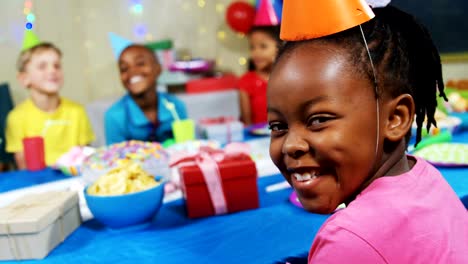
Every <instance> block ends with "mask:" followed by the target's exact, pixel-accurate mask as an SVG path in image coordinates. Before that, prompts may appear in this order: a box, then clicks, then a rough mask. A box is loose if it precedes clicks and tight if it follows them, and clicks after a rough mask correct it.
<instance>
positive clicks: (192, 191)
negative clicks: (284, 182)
mask: <svg viewBox="0 0 468 264" xmlns="http://www.w3.org/2000/svg"><path fill="white" fill-rule="evenodd" d="M219 154H220V153H219V152H215V153H214V154H213V153H208V152H203V151H202V155H198V156H197V157H192V158H191V162H190V161H189V162H188V163H185V164H184V163H182V164H181V165H180V166H179V172H180V176H181V185H182V191H183V193H184V198H185V203H186V208H187V214H188V216H189V217H190V218H196V217H204V216H212V215H216V214H223V213H232V212H238V211H243V210H248V209H255V208H258V207H259V200H258V189H257V169H256V167H255V163H254V162H253V160H252V159H251V158H250V156H248V155H246V154H241V153H237V154H232V155H231V154H228V155H224V154H221V158H220V155H219ZM217 155H218V156H217ZM206 159H208V160H209V161H207V160H206ZM189 160H190V159H189ZM185 161H187V159H186V160H185ZM210 162H212V164H211V165H210V164H209V163H210ZM207 163H208V167H210V166H214V167H213V168H208V169H214V170H215V171H217V172H218V173H219V174H218V176H217V177H218V178H219V179H216V178H215V179H214V181H215V184H213V182H212V180H210V179H209V180H208V181H209V182H208V183H207V178H206V170H205V169H206V164H207ZM213 163H215V164H213ZM203 167H205V169H204V168H203ZM202 171H203V172H205V175H204V173H203V172H202ZM217 181H218V183H219V186H221V188H219V186H216V182H217ZM217 187H218V188H217ZM213 188H215V192H216V191H220V190H219V189H221V192H220V193H218V196H216V195H214V194H213ZM210 189H211V190H210ZM219 194H221V196H219ZM220 204H221V207H222V208H220Z"/></svg>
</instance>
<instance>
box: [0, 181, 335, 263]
mask: <svg viewBox="0 0 468 264" xmlns="http://www.w3.org/2000/svg"><path fill="white" fill-rule="evenodd" d="M280 181H282V177H281V176H280V175H276V176H271V177H265V178H261V179H259V191H260V204H261V208H259V209H256V210H249V211H243V212H239V213H234V214H228V215H222V216H216V217H208V218H201V219H189V218H187V217H186V214H185V208H184V204H183V201H182V200H178V201H174V202H171V203H167V204H164V205H163V206H162V208H161V211H160V212H159V214H158V215H157V217H156V218H155V219H154V221H153V225H152V226H151V227H150V228H149V229H146V230H140V231H125V230H124V231H114V230H109V229H106V228H105V227H103V226H102V225H100V224H99V223H98V222H97V221H95V220H91V221H87V222H85V223H83V225H82V226H81V227H80V228H79V229H77V230H76V231H75V232H74V233H73V234H72V235H71V236H69V237H68V238H67V239H66V240H65V241H64V242H63V243H62V244H61V245H59V246H58V247H57V248H56V249H55V250H54V251H52V253H51V254H50V255H49V256H48V257H47V258H46V259H44V260H43V262H45V263H65V262H69V261H72V262H74V263H97V262H104V263H112V262H115V263H127V262H128V263H141V262H143V263H148V262H151V263H154V262H158V263H274V262H275V261H280V260H282V259H284V258H286V257H288V256H295V255H303V254H306V252H307V251H308V249H309V247H310V245H311V243H312V240H313V238H314V236H315V233H316V232H317V230H318V229H319V227H320V226H321V225H322V223H323V222H324V221H325V219H326V218H327V217H328V216H326V215H316V214H311V213H307V212H305V211H304V210H302V209H301V208H298V207H296V206H294V205H292V204H291V203H290V202H289V200H288V197H289V194H290V193H291V189H286V190H282V191H277V192H273V193H266V192H265V187H266V186H268V185H269V184H272V183H276V182H280ZM30 262H35V261H25V262H24V263H30ZM5 263H9V262H5Z"/></svg>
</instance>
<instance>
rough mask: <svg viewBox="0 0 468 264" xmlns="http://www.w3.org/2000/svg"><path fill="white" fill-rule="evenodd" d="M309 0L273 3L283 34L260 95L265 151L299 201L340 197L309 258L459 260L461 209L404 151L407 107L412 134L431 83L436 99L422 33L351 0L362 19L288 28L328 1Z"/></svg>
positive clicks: (467, 219)
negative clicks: (323, 30)
mask: <svg viewBox="0 0 468 264" xmlns="http://www.w3.org/2000/svg"><path fill="white" fill-rule="evenodd" d="M324 1H330V0H324ZM310 2H312V1H310ZM319 2H320V1H313V5H311V4H310V3H308V0H304V1H298V0H296V1H285V2H284V7H283V10H295V11H296V12H291V13H288V12H287V11H286V12H284V13H283V21H282V23H283V24H282V32H281V36H282V38H283V39H285V40H290V42H288V43H286V44H285V46H284V48H283V49H282V51H280V54H279V57H278V60H277V62H276V65H275V67H274V68H273V71H272V73H271V76H270V81H269V87H268V92H267V98H268V123H269V126H270V128H271V144H270V155H271V158H272V160H273V162H274V163H275V164H276V166H277V167H278V168H279V169H280V171H281V173H282V174H283V176H284V177H285V178H286V180H287V181H288V182H289V183H290V184H291V186H292V187H293V188H294V190H295V192H296V193H297V196H298V198H299V200H300V202H301V204H302V205H303V207H304V208H305V209H306V210H308V211H310V212H314V213H321V214H329V213H332V212H333V211H334V210H335V208H337V206H338V205H339V204H341V203H345V204H346V205H347V207H346V208H345V209H342V210H338V211H336V212H335V213H334V214H333V215H332V216H331V217H330V218H329V219H328V220H327V221H326V222H325V223H324V224H323V226H322V227H321V229H320V230H319V231H318V233H317V235H316V237H315V240H314V242H313V244H312V247H311V250H310V252H309V263H468V254H467V252H468V213H467V211H466V209H465V208H464V207H463V204H462V203H461V201H460V199H459V198H458V197H457V195H456V194H455V192H454V191H453V190H452V188H451V187H450V186H449V184H448V183H447V182H446V181H445V179H444V178H443V177H442V175H441V174H440V173H439V172H438V171H437V169H435V168H434V167H433V166H432V165H430V164H428V163H427V162H426V161H424V160H422V159H420V158H417V157H414V156H411V155H406V154H405V149H406V147H407V143H408V140H409V138H410V134H411V125H412V123H413V122H412V121H413V118H414V116H415V115H416V121H417V124H418V129H417V135H416V138H417V141H419V140H420V139H421V128H422V125H423V120H424V119H425V118H427V120H428V122H429V125H428V128H429V127H430V125H436V124H435V120H434V112H435V109H436V104H437V101H436V92H437V90H438V91H439V93H440V96H443V97H445V94H444V86H443V85H444V84H443V81H442V72H441V64H440V57H439V54H438V52H437V49H436V48H435V46H434V44H433V43H432V40H431V38H430V36H429V33H428V32H427V30H426V29H425V28H424V27H423V26H422V25H420V24H419V23H417V22H416V21H415V19H414V18H413V17H412V16H410V15H408V14H406V13H404V12H402V11H400V10H398V9H396V8H394V7H392V6H386V7H383V8H376V9H374V12H375V17H374V18H373V19H371V20H369V19H370V18H372V16H373V15H372V10H371V9H369V8H368V6H364V5H363V6H357V7H354V6H353V8H352V12H356V10H359V11H360V16H361V17H362V16H364V12H366V11H367V10H368V12H369V13H370V14H371V15H369V17H370V18H369V19H367V20H369V21H367V22H365V23H363V22H360V23H357V24H354V25H351V26H349V27H347V28H344V29H341V30H336V31H334V32H330V33H327V34H324V35H322V36H319V37H317V35H316V34H315V33H316V32H313V31H311V32H298V30H297V28H298V25H297V24H295V25H294V26H291V24H292V23H293V22H292V21H291V20H293V18H292V17H294V19H296V20H295V21H296V22H297V21H301V17H302V18H305V19H304V20H303V21H309V22H310V21H311V20H312V19H317V16H316V14H315V15H314V13H316V12H309V11H310V10H313V9H314V8H318V6H324V5H327V4H328V3H330V2H326V3H325V2H324V4H322V5H321V4H320V3H319ZM354 2H359V1H354ZM299 3H300V4H299ZM340 3H341V1H340ZM350 3H351V2H350ZM294 4H297V5H296V6H294ZM351 5H352V4H351ZM361 5H362V2H361ZM350 9H351V8H350ZM297 10H302V11H303V12H304V15H302V14H298V13H300V12H297ZM327 11H328V10H317V12H324V13H325V14H327V13H329V12H327ZM353 14H356V13H353ZM297 16H300V17H299V18H298V17H297ZM350 16H351V15H350ZM330 17H334V16H330ZM290 18H291V20H289V19H290ZM319 20H320V19H319ZM315 21H317V20H315ZM306 23H308V22H306ZM310 23H311V24H312V23H313V22H310ZM362 23H363V24H362ZM329 24H330V23H328V25H329ZM361 24H362V25H361ZM313 28H314V27H313V26H309V25H308V26H305V25H304V27H303V29H304V30H305V31H307V30H308V29H313ZM361 30H362V31H361ZM309 33H310V34H309ZM367 48H368V49H367ZM291 222H292V223H293V222H294V219H292V220H291ZM288 224H290V223H288ZM297 228H300V227H297Z"/></svg>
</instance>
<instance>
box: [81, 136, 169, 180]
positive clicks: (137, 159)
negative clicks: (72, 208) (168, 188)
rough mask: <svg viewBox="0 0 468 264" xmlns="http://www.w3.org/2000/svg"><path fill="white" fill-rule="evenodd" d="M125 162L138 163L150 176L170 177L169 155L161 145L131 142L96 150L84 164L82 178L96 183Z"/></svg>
mask: <svg viewBox="0 0 468 264" xmlns="http://www.w3.org/2000/svg"><path fill="white" fill-rule="evenodd" d="M124 161H132V162H133V163H138V164H139V165H140V166H141V168H142V169H143V170H145V171H146V172H148V173H149V174H152V175H159V176H162V177H168V176H169V165H168V164H169V154H168V153H167V152H166V151H165V150H164V149H163V147H162V145H161V144H159V143H156V142H143V141H137V140H131V141H124V142H121V143H117V144H113V145H110V146H106V147H101V148H98V149H96V152H95V153H94V154H92V155H91V156H89V157H87V158H86V159H85V161H84V162H83V166H82V168H81V174H82V176H83V177H82V178H83V180H84V182H85V183H86V184H90V183H94V182H95V181H96V180H97V179H98V178H99V177H100V176H102V175H104V174H106V173H107V172H109V171H110V170H112V169H114V168H116V167H118V166H119V165H120V164H121V163H122V162H124Z"/></svg>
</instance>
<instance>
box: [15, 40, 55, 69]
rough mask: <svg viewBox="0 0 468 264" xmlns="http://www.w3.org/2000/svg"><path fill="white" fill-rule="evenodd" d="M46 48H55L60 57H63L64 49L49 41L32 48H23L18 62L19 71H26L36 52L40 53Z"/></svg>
mask: <svg viewBox="0 0 468 264" xmlns="http://www.w3.org/2000/svg"><path fill="white" fill-rule="evenodd" d="M45 50H53V51H55V52H57V54H58V55H59V56H60V57H62V51H60V49H59V48H57V46H55V45H54V44H52V43H49V42H42V43H40V44H38V45H36V46H34V47H32V48H30V49H27V50H23V51H22V52H21V53H20V55H19V57H18V61H17V62H16V69H17V70H18V72H24V70H25V68H26V65H28V63H29V62H30V61H31V58H32V56H33V55H34V54H37V53H40V52H42V51H45Z"/></svg>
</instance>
